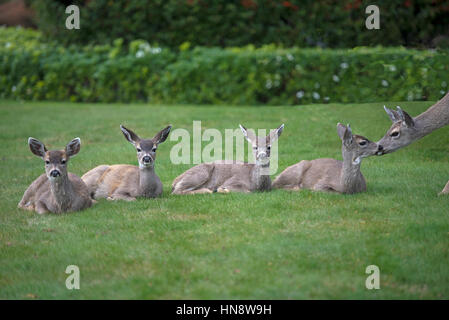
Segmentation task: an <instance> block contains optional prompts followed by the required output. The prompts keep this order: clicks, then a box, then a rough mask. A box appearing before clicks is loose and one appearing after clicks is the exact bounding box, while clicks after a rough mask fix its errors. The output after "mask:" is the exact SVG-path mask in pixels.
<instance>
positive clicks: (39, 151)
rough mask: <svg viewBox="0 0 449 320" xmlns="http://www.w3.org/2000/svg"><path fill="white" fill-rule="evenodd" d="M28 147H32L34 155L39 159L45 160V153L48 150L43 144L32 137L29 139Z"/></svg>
mask: <svg viewBox="0 0 449 320" xmlns="http://www.w3.org/2000/svg"><path fill="white" fill-rule="evenodd" d="M28 145H29V146H30V150H31V152H32V153H33V154H35V155H36V156H38V157H41V158H44V156H45V152H47V148H46V147H45V145H44V144H43V143H42V142H40V141H39V140H37V139H34V138H32V137H29V138H28Z"/></svg>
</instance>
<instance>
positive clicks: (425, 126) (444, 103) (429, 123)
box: [414, 93, 449, 140]
mask: <svg viewBox="0 0 449 320" xmlns="http://www.w3.org/2000/svg"><path fill="white" fill-rule="evenodd" d="M414 121H415V128H416V134H415V135H416V137H415V140H416V139H420V138H422V137H424V136H426V135H428V134H429V133H431V132H432V131H434V130H437V129H439V128H441V127H444V126H446V125H448V124H449V93H448V94H446V95H445V96H444V97H443V98H442V99H441V100H440V101H438V102H437V103H436V104H434V105H433V106H431V107H430V108H429V109H427V110H426V111H424V112H423V113H421V114H420V115H418V116H416V117H415V118H414Z"/></svg>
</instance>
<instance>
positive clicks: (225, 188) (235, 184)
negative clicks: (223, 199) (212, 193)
mask: <svg viewBox="0 0 449 320" xmlns="http://www.w3.org/2000/svg"><path fill="white" fill-rule="evenodd" d="M217 192H218V193H229V192H250V188H249V186H248V185H246V184H244V183H242V182H241V181H239V180H238V178H237V179H236V178H231V179H229V180H226V181H225V183H223V184H222V185H221V186H220V187H218V188H217Z"/></svg>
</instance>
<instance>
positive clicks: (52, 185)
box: [18, 137, 92, 214]
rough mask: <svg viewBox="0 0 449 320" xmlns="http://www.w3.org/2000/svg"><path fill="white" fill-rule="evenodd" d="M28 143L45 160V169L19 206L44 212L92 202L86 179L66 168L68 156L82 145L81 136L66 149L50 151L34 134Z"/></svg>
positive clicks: (65, 209) (87, 205)
mask: <svg viewBox="0 0 449 320" xmlns="http://www.w3.org/2000/svg"><path fill="white" fill-rule="evenodd" d="M28 145H29V147H30V150H31V152H32V153H33V154H35V155H36V156H38V157H40V158H42V160H44V161H45V173H44V174H42V175H41V176H39V177H38V178H37V179H36V180H34V181H33V183H31V185H30V186H29V187H28V189H27V190H26V191H25V193H24V195H23V197H22V200H20V202H19V204H18V207H19V208H21V209H25V210H31V211H36V212H37V213H39V214H43V213H47V212H53V213H62V212H69V211H79V210H83V209H86V208H89V207H90V206H91V205H92V200H91V198H90V196H89V192H88V189H87V186H86V185H85V184H84V182H83V181H82V180H81V179H80V178H79V177H78V176H76V175H75V174H73V173H69V172H67V164H68V162H69V159H70V158H72V157H73V156H75V155H76V154H77V153H78V152H79V150H80V148H81V140H80V139H79V138H75V139H73V140H72V141H71V142H70V143H69V144H67V146H66V147H65V149H63V150H50V151H48V150H47V148H46V147H45V145H44V144H43V143H42V142H40V141H39V140H37V139H34V138H31V137H30V138H29V139H28Z"/></svg>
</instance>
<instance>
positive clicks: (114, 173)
mask: <svg viewBox="0 0 449 320" xmlns="http://www.w3.org/2000/svg"><path fill="white" fill-rule="evenodd" d="M120 129H121V130H122V133H123V135H124V136H125V138H126V139H127V140H128V141H129V142H130V143H131V144H132V145H133V146H134V147H135V148H136V151H137V160H138V162H139V166H138V167H137V166H133V165H127V164H117V165H101V166H98V167H95V168H93V169H92V170H90V171H88V172H86V173H85V174H84V175H83V176H82V177H81V179H83V181H84V182H85V183H86V185H87V187H88V189H89V194H90V195H91V197H92V198H93V199H100V198H106V199H108V200H127V201H133V200H136V198H137V197H146V198H155V197H158V196H160V195H161V193H162V183H161V180H160V179H159V177H158V176H157V175H156V173H155V172H154V163H155V160H156V149H157V147H158V146H159V144H160V143H162V142H164V141H165V140H166V139H167V137H168V135H169V133H170V130H171V126H167V127H166V128H164V129H162V130H161V131H160V132H159V133H157V134H156V135H155V136H154V137H153V138H152V139H141V138H139V136H138V135H137V134H135V133H134V132H133V131H131V130H130V129H127V128H125V127H124V126H122V125H121V126H120Z"/></svg>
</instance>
